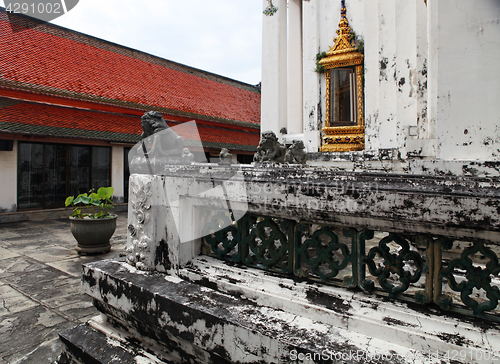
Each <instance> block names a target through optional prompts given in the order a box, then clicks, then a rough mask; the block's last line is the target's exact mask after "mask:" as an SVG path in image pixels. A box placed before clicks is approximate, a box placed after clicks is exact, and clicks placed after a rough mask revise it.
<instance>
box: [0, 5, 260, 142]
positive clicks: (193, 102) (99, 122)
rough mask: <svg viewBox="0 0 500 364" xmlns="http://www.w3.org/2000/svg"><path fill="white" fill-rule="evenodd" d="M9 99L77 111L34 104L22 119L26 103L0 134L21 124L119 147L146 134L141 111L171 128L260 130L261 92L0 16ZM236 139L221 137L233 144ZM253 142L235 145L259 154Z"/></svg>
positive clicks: (3, 79)
mask: <svg viewBox="0 0 500 364" xmlns="http://www.w3.org/2000/svg"><path fill="white" fill-rule="evenodd" d="M7 91H10V92H13V91H16V92H19V93H22V94H23V96H22V97H20V98H21V99H23V100H24V101H31V102H33V101H37V102H39V101H40V100H39V97H40V95H42V96H44V97H49V96H50V97H52V98H53V99H51V101H50V103H51V104H53V105H58V106H71V107H72V109H71V110H72V111H71V112H69V110H68V109H66V110H64V111H65V114H66V115H65V117H63V115H62V114H64V113H63V112H62V111H60V110H59V108H56V109H57V110H59V111H54V110H56V109H54V107H52V108H50V109H49V106H47V105H40V104H38V105H37V104H34V103H31V104H30V105H31V106H30V108H31V109H32V110H29V109H27V110H24V109H23V110H22V111H20V108H21V106H22V105H23V104H22V103H21V104H18V105H14V106H9V107H7V109H5V107H3V108H2V109H0V115H3V117H2V119H0V121H1V122H2V124H1V125H2V126H1V128H0V131H2V129H3V128H4V127H6V126H5V125H6V123H10V122H14V123H19V122H20V124H23V125H24V126H23V127H22V128H21V129H23V132H26V131H30V132H34V127H35V126H37V127H43V128H45V129H44V130H45V131H47V130H48V129H46V128H49V127H50V128H56V129H52V130H57V131H58V132H61V133H62V130H68V131H71V130H72V131H76V130H80V131H82V132H83V131H85V132H86V133H87V135H88V137H92V138H93V137H96V132H97V131H99V132H101V133H104V134H105V135H108V136H109V137H110V138H112V139H114V138H115V137H117V138H118V139H123V138H125V139H126V138H128V137H126V135H135V136H138V135H139V134H140V133H141V130H140V129H141V126H140V119H139V117H138V116H137V115H138V114H139V113H138V111H141V112H142V111H149V110H156V111H159V112H161V113H163V114H164V115H165V118H166V119H167V120H168V119H169V116H174V117H175V116H177V117H182V118H184V120H190V119H194V120H197V121H203V122H208V123H212V124H214V123H215V124H221V125H220V126H221V127H223V126H224V125H226V126H227V127H234V126H237V127H239V128H242V129H245V130H246V131H247V132H251V134H255V133H258V129H259V126H260V92H259V90H258V89H257V88H256V87H254V86H252V85H248V84H245V83H242V82H239V81H235V80H231V79H229V78H226V77H223V76H219V75H215V74H212V73H209V72H205V71H202V70H199V69H195V68H191V67H188V66H185V65H181V64H179V63H175V62H172V61H169V60H165V59H162V58H159V57H156V56H153V55H150V54H147V53H144V52H140V51H137V50H134V49H131V48H127V47H123V46H120V45H117V44H114V43H110V42H107V41H105V40H102V39H98V38H95V37H92V36H88V35H85V34H82V33H79V32H76V31H72V30H69V29H65V28H62V27H59V26H55V25H53V24H50V23H43V22H39V21H37V20H36V19H32V18H28V17H25V16H20V15H11V14H8V13H6V12H5V9H3V8H0V96H5V97H12V96H11V95H9V94H8V93H6V92H7ZM37 97H38V100H37ZM16 98H19V96H16ZM54 98H55V99H57V100H56V102H54V100H55V99H54ZM45 102H46V101H45ZM75 102H85V103H87V104H89V103H90V104H92V105H93V106H92V107H90V108H91V109H93V110H97V111H99V110H100V111H109V107H110V106H111V107H114V108H115V109H116V110H115V111H118V113H119V114H121V115H116V114H113V113H109V112H101V113H99V112H97V111H96V112H93V111H88V110H87V111H86V110H76V109H75ZM85 108H86V107H85ZM4 109H5V110H4ZM13 110H16V112H18V113H19V112H21V113H22V115H24V116H26V118H25V119H28V118H30V121H29V123H26V122H25V119H23V118H20V117H18V118H17V119H16V118H15V119H16V120H13V119H12V117H13V114H12V112H13ZM129 110H130V111H131V112H130V113H129ZM35 111H36V112H37V113H38V114H36V115H38V117H37V116H36V115H35ZM30 113H32V114H31V115H29V116H28V114H30ZM68 113H69V114H68ZM127 114H131V115H133V116H127ZM5 115H7V116H5ZM9 115H10V116H9ZM4 116H5V118H4ZM51 118H52V120H50V119H51ZM129 118H131V119H132V118H133V120H130V121H129ZM9 120H12V121H9ZM94 123H95V124H94ZM39 124H40V125H39ZM41 124H43V125H41ZM27 125H30V126H29V128H28V127H27ZM207 127H208V126H207ZM6 131H7V130H6ZM236 132H237V131H234V132H231V133H226V135H223V133H218V135H217V136H218V137H220V138H221V139H228V137H229V136H233V137H236V134H234V133H236ZM106 133H107V134H106ZM240 133H243V131H240ZM104 134H102V135H104ZM210 134H211V133H208V132H207V133H205V134H204V135H206V137H207V138H209V135H210ZM233 134H234V135H233ZM131 138H132V137H131ZM132 139H134V138H132ZM253 139H255V137H252V138H250V139H245V138H243V139H242V138H237V139H236V140H235V142H234V143H232V144H239V143H244V144H248V143H251V144H252V145H254V146H256V145H257V144H258V137H257V139H256V141H254V140H253Z"/></svg>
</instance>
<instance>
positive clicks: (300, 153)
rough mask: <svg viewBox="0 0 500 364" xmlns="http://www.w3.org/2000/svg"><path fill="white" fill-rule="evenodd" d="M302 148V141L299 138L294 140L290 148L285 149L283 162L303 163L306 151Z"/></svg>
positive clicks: (305, 158)
mask: <svg viewBox="0 0 500 364" xmlns="http://www.w3.org/2000/svg"><path fill="white" fill-rule="evenodd" d="M304 149H305V147H304V142H302V141H301V140H294V141H293V142H292V145H291V146H290V148H288V150H287V151H286V154H285V163H293V164H305V163H306V160H307V153H306V152H305V151H304Z"/></svg>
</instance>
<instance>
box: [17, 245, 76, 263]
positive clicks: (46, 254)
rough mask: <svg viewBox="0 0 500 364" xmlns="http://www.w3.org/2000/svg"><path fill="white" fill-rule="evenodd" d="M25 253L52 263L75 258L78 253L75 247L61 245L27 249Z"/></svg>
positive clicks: (38, 259)
mask: <svg viewBox="0 0 500 364" xmlns="http://www.w3.org/2000/svg"><path fill="white" fill-rule="evenodd" d="M24 254H25V255H26V256H28V257H30V258H32V259H35V260H37V261H41V262H44V263H52V262H58V261H61V260H65V259H69V258H73V257H74V256H75V255H77V254H78V253H76V252H75V250H73V249H66V248H63V247H59V246H54V245H49V246H41V247H40V248H39V249H36V250H29V251H26V252H25V253H24Z"/></svg>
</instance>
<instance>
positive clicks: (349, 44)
mask: <svg viewBox="0 0 500 364" xmlns="http://www.w3.org/2000/svg"><path fill="white" fill-rule="evenodd" d="M346 13H347V9H346V7H345V0H342V2H341V8H340V22H339V29H337V35H338V36H337V37H336V38H335V39H334V40H333V41H334V42H335V45H334V46H333V47H330V51H329V52H328V55H331V54H338V53H345V52H352V51H354V50H356V46H355V45H354V42H353V39H352V29H351V27H350V26H349V21H348V20H347V17H346Z"/></svg>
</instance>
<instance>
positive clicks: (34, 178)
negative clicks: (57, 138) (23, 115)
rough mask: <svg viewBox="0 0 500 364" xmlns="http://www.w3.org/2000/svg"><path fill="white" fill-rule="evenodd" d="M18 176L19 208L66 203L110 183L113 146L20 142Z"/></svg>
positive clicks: (53, 205)
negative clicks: (70, 197) (72, 196)
mask: <svg viewBox="0 0 500 364" xmlns="http://www.w3.org/2000/svg"><path fill="white" fill-rule="evenodd" d="M18 178H19V182H18V206H19V209H32V208H55V207H63V206H64V201H65V199H66V196H68V195H77V194H79V193H85V192H88V191H89V190H90V189H92V188H93V189H95V190H97V189H98V188H99V187H107V186H110V185H111V148H109V147H96V146H74V145H64V144H46V143H28V142H19V164H18Z"/></svg>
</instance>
